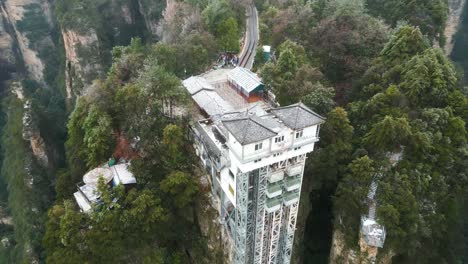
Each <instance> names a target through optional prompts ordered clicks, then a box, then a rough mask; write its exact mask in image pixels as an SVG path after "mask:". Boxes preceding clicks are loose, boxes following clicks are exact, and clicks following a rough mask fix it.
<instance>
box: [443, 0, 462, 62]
mask: <svg viewBox="0 0 468 264" xmlns="http://www.w3.org/2000/svg"><path fill="white" fill-rule="evenodd" d="M465 3H466V0H448V4H449V14H448V19H447V26H446V27H445V37H446V39H447V41H446V44H445V47H444V50H445V54H447V55H450V53H452V49H453V45H454V42H453V41H454V39H453V37H454V36H455V33H457V31H458V28H459V25H460V22H461V18H462V13H463V9H464V7H465Z"/></svg>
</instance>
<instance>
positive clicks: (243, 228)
mask: <svg viewBox="0 0 468 264" xmlns="http://www.w3.org/2000/svg"><path fill="white" fill-rule="evenodd" d="M236 189H237V191H236V209H235V211H236V214H235V222H236V230H234V234H235V237H234V242H235V245H234V247H235V249H236V252H235V254H234V263H235V264H245V263H246V247H247V209H248V202H249V201H248V192H249V173H238V174H237V177H236Z"/></svg>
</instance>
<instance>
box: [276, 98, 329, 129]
mask: <svg viewBox="0 0 468 264" xmlns="http://www.w3.org/2000/svg"><path fill="white" fill-rule="evenodd" d="M271 112H272V113H273V114H274V115H275V116H277V117H278V118H279V119H280V120H281V121H282V122H283V124H285V125H286V126H287V127H289V128H291V129H294V130H296V129H303V128H305V127H310V126H313V125H317V124H320V123H323V122H324V121H325V118H324V117H322V116H320V115H319V114H317V113H315V112H314V111H312V110H310V109H309V108H308V107H307V106H305V105H304V104H303V103H298V104H293V105H289V106H285V107H279V108H275V109H272V110H271Z"/></svg>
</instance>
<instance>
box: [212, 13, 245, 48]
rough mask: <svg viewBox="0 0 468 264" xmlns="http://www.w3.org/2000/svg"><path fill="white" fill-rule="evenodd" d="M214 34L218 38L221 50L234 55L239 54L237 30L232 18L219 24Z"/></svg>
mask: <svg viewBox="0 0 468 264" xmlns="http://www.w3.org/2000/svg"><path fill="white" fill-rule="evenodd" d="M216 32H217V34H216V35H217V36H218V38H219V46H220V47H221V48H223V50H225V51H231V52H235V53H237V52H239V48H240V47H239V29H238V26H237V22H236V20H235V19H234V18H233V17H230V18H228V19H226V20H224V21H222V22H221V23H219V25H218V28H217V31H216Z"/></svg>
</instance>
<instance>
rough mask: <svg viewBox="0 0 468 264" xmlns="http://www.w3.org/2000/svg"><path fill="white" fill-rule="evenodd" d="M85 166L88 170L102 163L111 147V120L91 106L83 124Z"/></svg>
mask: <svg viewBox="0 0 468 264" xmlns="http://www.w3.org/2000/svg"><path fill="white" fill-rule="evenodd" d="M83 129H84V136H83V143H84V145H85V150H84V151H85V153H86V154H85V155H86V164H87V165H88V167H89V168H92V167H95V166H97V165H99V164H101V163H103V162H104V161H105V160H107V158H108V157H109V151H110V150H111V147H112V137H111V135H112V123H111V118H110V116H109V115H107V114H106V113H104V112H102V111H101V110H100V109H99V108H98V107H96V106H92V107H91V109H90V110H89V112H88V115H87V116H86V118H85V119H84V122H83Z"/></svg>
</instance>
